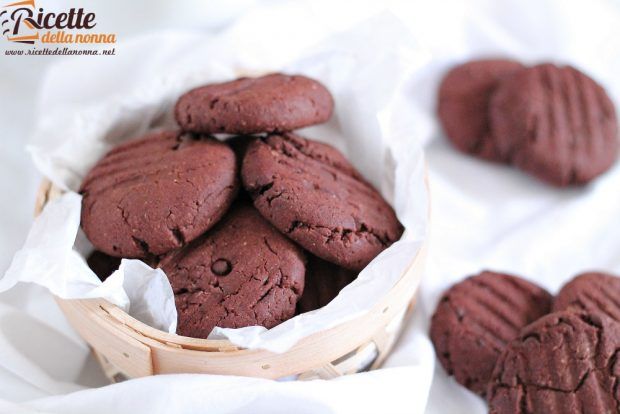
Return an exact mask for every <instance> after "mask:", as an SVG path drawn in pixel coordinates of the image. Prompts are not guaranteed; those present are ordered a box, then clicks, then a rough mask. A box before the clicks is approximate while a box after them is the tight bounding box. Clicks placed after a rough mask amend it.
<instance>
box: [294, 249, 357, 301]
mask: <svg viewBox="0 0 620 414" xmlns="http://www.w3.org/2000/svg"><path fill="white" fill-rule="evenodd" d="M306 268H307V270H306V285H305V287H304V294H303V295H302V296H301V299H299V302H298V303H297V313H306V312H310V311H313V310H315V309H319V308H322V307H323V306H325V305H327V304H328V303H329V302H331V301H332V300H333V299H334V298H335V297H336V296H338V293H340V291H341V290H342V289H343V288H344V287H345V286H347V285H348V284H349V283H351V282H353V280H355V278H356V277H357V273H356V272H353V271H351V270H347V269H344V268H342V267H340V266H336V265H335V264H333V263H329V262H326V261H325V260H323V259H319V258H318V257H316V256H313V255H310V256H309V257H308V265H307V266H306Z"/></svg>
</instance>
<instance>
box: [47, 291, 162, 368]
mask: <svg viewBox="0 0 620 414" xmlns="http://www.w3.org/2000/svg"><path fill="white" fill-rule="evenodd" d="M57 302H58V305H59V306H60V308H61V310H62V311H63V313H64V314H65V316H67V319H68V320H69V322H70V323H71V326H73V328H74V329H75V330H76V331H78V333H79V334H80V336H81V337H82V338H83V339H84V340H85V341H86V342H87V343H88V344H89V345H90V346H91V347H92V348H93V349H95V350H96V351H97V352H98V353H99V354H101V355H103V356H104V357H105V358H106V359H107V360H108V361H109V362H110V363H111V364H112V365H114V366H116V367H118V368H119V369H120V370H121V371H122V372H123V373H125V374H126V375H127V376H129V377H131V378H137V377H144V376H147V375H153V365H152V358H151V349H150V348H149V347H148V346H146V345H145V344H143V343H142V342H140V341H138V340H135V339H134V338H132V337H131V336H129V335H128V334H127V333H126V331H125V328H124V327H123V326H122V325H121V324H119V323H118V322H117V321H116V320H115V319H113V318H111V317H110V316H109V315H108V314H107V313H106V312H105V311H103V310H102V309H100V308H99V306H98V305H97V302H98V299H72V300H57ZM97 309H99V310H97Z"/></svg>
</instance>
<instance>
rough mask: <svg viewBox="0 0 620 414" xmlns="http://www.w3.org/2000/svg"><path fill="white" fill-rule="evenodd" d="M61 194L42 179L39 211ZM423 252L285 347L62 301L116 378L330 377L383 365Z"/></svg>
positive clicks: (410, 300) (407, 307)
mask: <svg viewBox="0 0 620 414" xmlns="http://www.w3.org/2000/svg"><path fill="white" fill-rule="evenodd" d="M60 194H61V191H60V190H59V189H58V188H57V187H55V186H53V185H52V184H51V183H50V182H49V181H44V182H43V183H42V184H41V187H40V189H39V192H38V195H37V201H36V206H35V214H36V215H38V214H39V213H40V212H41V211H42V209H43V207H44V206H45V204H46V203H47V201H49V200H51V199H53V198H55V197H58V196H59V195H60ZM425 259H426V246H425V245H424V246H422V248H421V249H420V250H419V251H418V253H417V255H416V256H415V257H414V258H413V260H412V262H411V264H410V265H409V267H408V269H407V270H406V271H405V272H404V273H403V274H402V276H401V278H400V279H399V280H398V282H397V283H396V284H395V286H394V287H393V288H392V289H391V290H390V291H389V292H388V294H387V295H385V296H384V297H383V298H381V299H380V300H379V302H378V303H377V304H376V305H375V306H374V307H373V308H372V309H371V310H370V311H369V312H368V313H367V314H365V315H363V316H360V317H358V318H356V319H353V320H351V321H348V322H345V323H342V324H340V325H337V326H335V327H333V328H331V329H328V330H325V331H322V332H318V333H315V334H313V335H310V336H308V337H306V338H304V339H302V340H300V341H299V342H298V343H297V344H296V345H294V346H293V347H292V348H291V349H290V350H289V351H287V352H284V353H281V354H277V353H272V352H268V351H264V350H250V349H242V348H239V347H237V346H235V345H234V344H232V343H231V342H230V341H228V340H208V339H196V338H189V337H184V336H178V335H171V334H169V333H166V332H163V331H160V330H157V329H155V328H152V327H150V326H148V325H145V324H144V323H142V322H140V321H138V320H137V319H134V318H132V317H131V316H129V315H128V314H127V313H125V312H124V311H123V310H121V309H120V308H118V307H117V306H115V305H112V304H111V303H109V302H108V301H106V300H104V299H73V300H65V299H60V298H57V299H56V301H57V302H58V305H59V306H60V309H61V310H62V311H63V313H64V314H65V316H66V317H67V319H68V320H69V322H70V323H71V325H72V326H73V328H75V330H76V331H77V332H78V333H79V334H80V335H81V336H82V338H84V340H85V341H86V342H87V343H88V344H89V345H90V346H91V347H92V350H93V352H94V354H95V356H96V357H97V359H98V361H99V362H100V363H101V366H102V367H103V370H104V372H105V374H106V375H107V376H108V377H109V378H110V379H111V380H112V381H113V382H118V381H122V380H124V379H128V378H136V377H143V376H146V375H155V374H173V373H206V374H220V375H221V374H224V375H241V376H250V377H262V378H271V379H277V378H284V377H290V376H295V377H296V378H297V379H301V380H305V379H314V378H324V379H329V378H334V377H339V376H342V375H346V374H351V373H356V372H360V371H362V370H367V369H374V368H377V367H379V366H380V365H381V364H382V362H383V361H384V360H385V358H386V357H387V355H388V353H389V351H390V349H391V348H392V346H393V345H394V342H395V341H396V339H397V338H398V335H399V333H400V331H401V328H402V325H403V321H404V320H405V319H406V317H407V316H408V315H409V313H410V312H411V310H412V309H413V306H414V304H415V293H416V291H417V289H418V286H419V282H420V279H421V277H422V273H423V270H424V263H425Z"/></svg>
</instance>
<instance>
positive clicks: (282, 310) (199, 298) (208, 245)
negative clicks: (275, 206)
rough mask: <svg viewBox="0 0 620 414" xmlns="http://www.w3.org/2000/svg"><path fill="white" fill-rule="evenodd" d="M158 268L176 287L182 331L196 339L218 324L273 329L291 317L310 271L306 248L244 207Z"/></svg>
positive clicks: (165, 257)
mask: <svg viewBox="0 0 620 414" xmlns="http://www.w3.org/2000/svg"><path fill="white" fill-rule="evenodd" d="M159 266H160V267H161V268H162V270H163V271H164V272H165V273H166V275H167V276H168V279H169V280H170V284H171V285H172V289H173V291H174V295H175V300H176V307H177V312H178V328H177V333H179V334H180V335H185V336H191V337H195V338H206V337H207V336H208V335H209V333H210V332H211V330H213V328H214V327H215V326H219V327H222V328H241V327H244V326H253V325H260V326H264V327H266V328H271V327H273V326H276V325H278V324H279V323H281V322H284V321H285V320H287V319H289V318H291V317H292V316H293V315H294V314H295V306H296V304H297V301H298V299H299V297H300V296H301V295H302V293H303V290H304V278H305V270H306V268H305V257H304V254H303V252H302V251H301V249H300V248H299V247H297V246H296V245H295V244H294V243H293V242H292V241H290V240H288V239H287V238H286V237H284V236H283V235H282V234H280V232H278V231H277V230H276V229H275V228H273V226H271V224H269V222H267V221H266V220H265V219H264V218H263V217H262V216H261V215H260V214H259V213H258V211H256V209H255V208H253V207H251V206H245V205H241V206H240V207H235V208H233V209H232V210H231V211H230V212H229V213H228V214H227V215H226V216H225V217H224V218H223V219H222V220H221V221H220V222H219V223H218V224H217V225H216V226H215V227H214V228H213V229H211V230H210V231H209V232H207V233H206V234H205V235H203V236H201V237H200V238H198V239H197V240H194V241H193V242H192V243H190V244H189V245H187V246H186V247H184V248H183V249H181V250H178V251H175V252H172V253H169V254H168V255H166V256H164V257H163V258H162V260H161V261H160V263H159Z"/></svg>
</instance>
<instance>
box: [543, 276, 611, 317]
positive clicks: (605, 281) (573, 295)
mask: <svg viewBox="0 0 620 414" xmlns="http://www.w3.org/2000/svg"><path fill="white" fill-rule="evenodd" d="M553 310H554V311H562V310H577V311H580V310H581V311H586V312H588V313H602V314H604V315H606V316H609V317H610V318H612V319H614V320H616V321H620V278H619V277H617V276H614V275H610V274H606V273H598V272H589V273H583V274H581V275H579V276H576V277H575V278H574V279H572V280H571V281H570V282H568V283H567V284H566V285H564V286H563V287H562V289H561V290H560V292H559V293H558V294H557V295H556V297H555V299H554V301H553Z"/></svg>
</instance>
